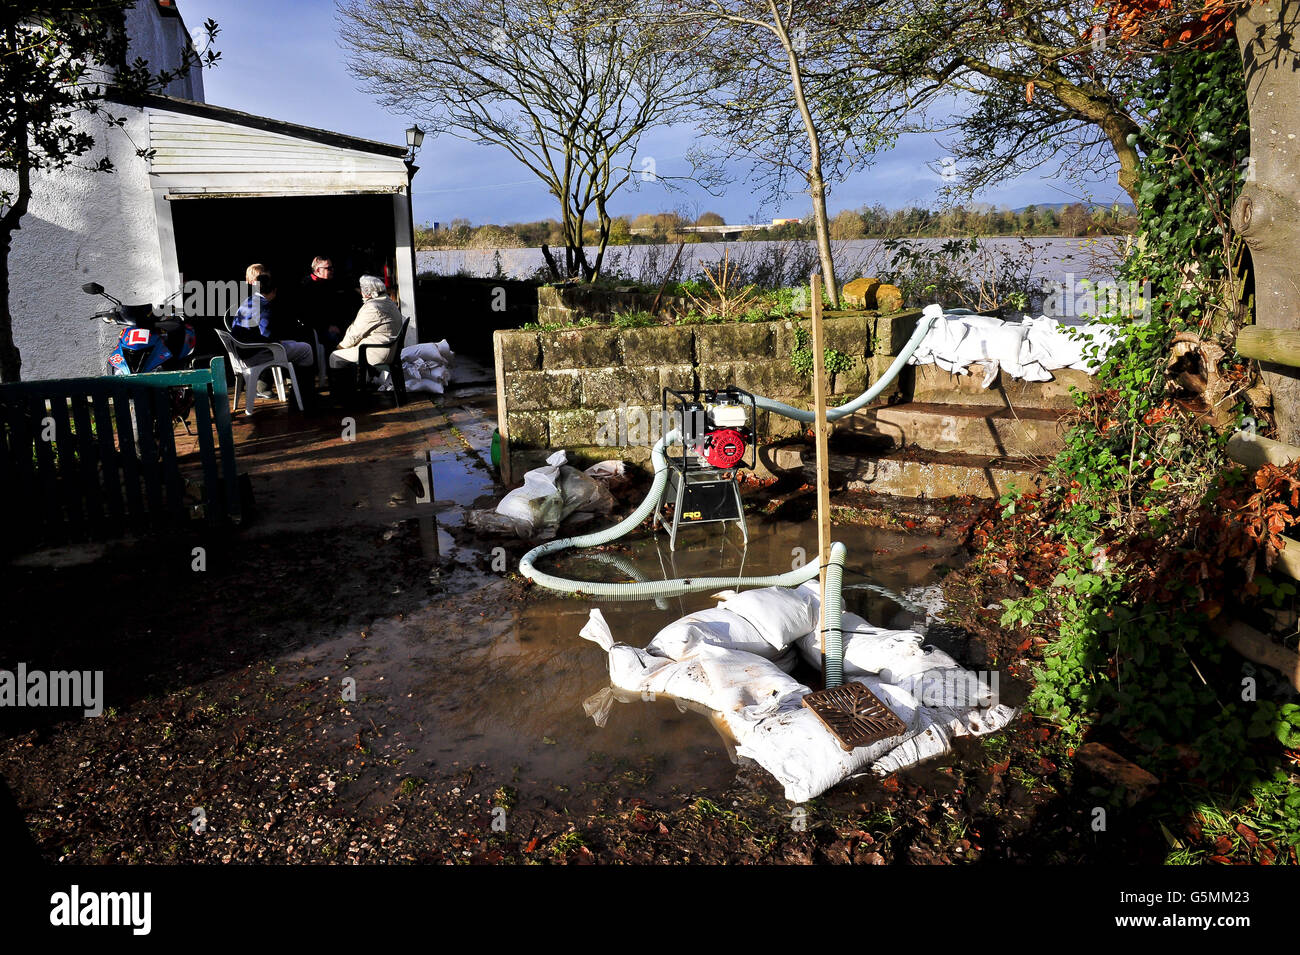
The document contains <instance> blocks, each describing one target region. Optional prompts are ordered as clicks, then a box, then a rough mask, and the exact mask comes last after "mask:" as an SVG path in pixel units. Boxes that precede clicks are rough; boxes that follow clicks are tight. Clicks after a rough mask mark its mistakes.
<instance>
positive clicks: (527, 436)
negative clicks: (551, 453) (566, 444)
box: [506, 411, 550, 450]
mask: <svg viewBox="0 0 1300 955" xmlns="http://www.w3.org/2000/svg"><path fill="white" fill-rule="evenodd" d="M506 434H507V435H508V436H509V438H510V444H511V447H512V448H518V449H520V450H524V449H527V448H546V447H550V440H549V431H548V415H547V412H545V411H509V412H507V413H506Z"/></svg>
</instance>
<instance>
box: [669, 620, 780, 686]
mask: <svg viewBox="0 0 1300 955" xmlns="http://www.w3.org/2000/svg"><path fill="white" fill-rule="evenodd" d="M705 643H707V644H709V645H710V646H715V647H726V648H728V649H731V650H741V651H743V652H745V653H752V654H754V655H755V656H760V657H765V658H767V659H774V658H775V657H777V656H779V655H780V654H781V652H782V651H781V650H780V649H779V648H777V647H774V646H772V644H770V643H768V641H767V640H765V639H764V638H763V634H762V633H761V632H760V631H759V630H758V628H757V627H755V626H754V625H753V624H752V623H750V622H749V621H748V620H747V619H746V618H744V617H742V616H741V615H740V614H738V613H733V612H732V611H731V610H728V609H726V608H725V607H717V608H713V609H709V610H700V611H697V612H696V613H692V614H687V615H686V616H685V617H682V618H681V619H680V620H675V621H673V622H672V623H670V624H669V625H668V626H666V627H664V628H663V629H662V630H660V631H659V632H658V633H657V634H655V637H654V639H653V640H651V641H650V642H649V643H648V644H646V650H647V651H648V652H650V653H654V654H658V655H662V656H666V657H671V658H672V659H674V660H680V659H682V658H683V657H686V656H689V655H690V653H691V651H692V650H694V649H695V648H696V647H697V646H699V645H700V644H705ZM787 672H789V671H787Z"/></svg>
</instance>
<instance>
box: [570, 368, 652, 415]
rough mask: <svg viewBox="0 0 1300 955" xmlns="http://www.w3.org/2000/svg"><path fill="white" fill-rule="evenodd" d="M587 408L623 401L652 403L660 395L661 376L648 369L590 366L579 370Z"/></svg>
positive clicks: (616, 405)
mask: <svg viewBox="0 0 1300 955" xmlns="http://www.w3.org/2000/svg"><path fill="white" fill-rule="evenodd" d="M577 375H578V377H579V379H580V380H581V382H582V385H581V389H582V400H581V402H575V404H578V403H580V404H581V406H582V407H583V408H591V409H595V410H601V409H604V408H617V407H618V406H619V405H622V404H629V405H632V404H637V405H651V404H655V403H657V402H658V401H659V399H660V391H659V376H658V375H654V374H647V373H646V371H645V370H644V369H634V368H621V367H620V368H599V369H596V368H588V369H584V370H582V371H580V372H578V373H577Z"/></svg>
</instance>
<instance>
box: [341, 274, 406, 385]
mask: <svg viewBox="0 0 1300 955" xmlns="http://www.w3.org/2000/svg"><path fill="white" fill-rule="evenodd" d="M361 298H362V300H363V302H364V303H365V304H363V305H362V306H361V310H360V311H359V312H357V317H356V318H354V319H353V320H352V324H351V325H349V326H348V330H347V331H346V332H345V333H344V334H343V340H342V341H340V342H339V347H338V350H337V351H335V352H334V353H333V354H332V355H330V371H331V373H333V372H337V371H339V370H342V369H347V368H348V367H349V366H355V365H356V364H357V362H358V361H359V360H360V356H361V346H362V345H391V344H392V343H393V342H395V341H396V340H397V336H398V334H399V333H400V332H401V331H402V321H403V318H402V310H401V309H400V308H399V307H398V305H397V303H396V302H394V301H393V300H392V299H391V298H389V297H388V288H387V286H385V285H384V280H383V279H381V278H379V277H378V276H377V275H363V276H361ZM383 357H387V356H383V355H379V354H377V352H375V351H371V352H368V353H367V355H366V359H367V361H373V360H377V359H379V358H383ZM332 377H333V375H332Z"/></svg>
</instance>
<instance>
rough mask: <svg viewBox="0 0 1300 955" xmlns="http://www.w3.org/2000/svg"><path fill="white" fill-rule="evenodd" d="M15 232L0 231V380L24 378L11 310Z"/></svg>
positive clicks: (6, 381)
mask: <svg viewBox="0 0 1300 955" xmlns="http://www.w3.org/2000/svg"><path fill="white" fill-rule="evenodd" d="M12 237H13V233H12V232H10V231H8V230H4V231H0V382H4V383H6V384H7V383H9V382H14V381H20V380H22V368H23V358H22V355H20V354H19V353H18V346H17V345H15V344H14V320H13V315H12V313H10V311H9V247H10V239H11V238H12Z"/></svg>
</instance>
